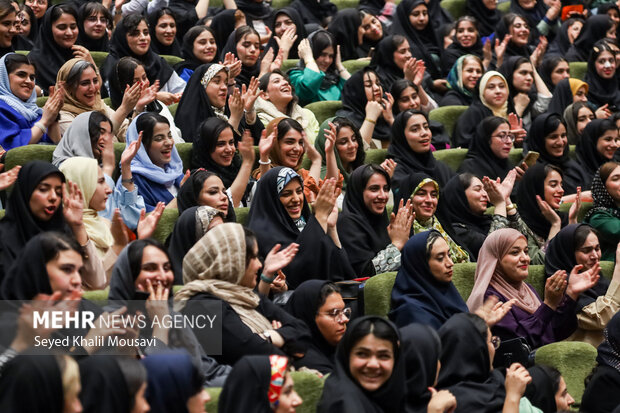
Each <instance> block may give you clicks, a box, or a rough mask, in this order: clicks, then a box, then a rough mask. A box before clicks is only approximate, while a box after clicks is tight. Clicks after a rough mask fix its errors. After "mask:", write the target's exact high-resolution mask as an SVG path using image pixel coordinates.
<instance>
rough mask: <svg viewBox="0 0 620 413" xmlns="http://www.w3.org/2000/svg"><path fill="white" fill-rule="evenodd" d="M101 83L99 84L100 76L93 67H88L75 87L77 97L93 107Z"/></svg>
mask: <svg viewBox="0 0 620 413" xmlns="http://www.w3.org/2000/svg"><path fill="white" fill-rule="evenodd" d="M100 89H101V84H99V76H97V73H96V72H95V70H94V69H93V68H92V67H88V68H86V70H84V71H83V72H82V76H80V80H79V82H78V84H77V86H76V88H75V98H76V99H77V101H78V102H80V103H83V104H84V105H86V106H89V107H92V106H94V105H95V102H96V101H97V96H98V94H99V90H100Z"/></svg>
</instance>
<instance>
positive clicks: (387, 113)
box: [381, 93, 394, 125]
mask: <svg viewBox="0 0 620 413" xmlns="http://www.w3.org/2000/svg"><path fill="white" fill-rule="evenodd" d="M381 103H382V104H383V105H382V106H383V110H382V111H381V115H382V116H383V119H384V120H385V121H386V122H387V123H389V124H390V125H391V124H392V123H394V114H393V113H392V106H394V97H393V96H392V94H391V93H386V94H385V97H384V98H382V99H381Z"/></svg>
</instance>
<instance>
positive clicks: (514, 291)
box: [467, 228, 541, 314]
mask: <svg viewBox="0 0 620 413" xmlns="http://www.w3.org/2000/svg"><path fill="white" fill-rule="evenodd" d="M519 238H523V239H525V236H524V235H523V234H521V233H520V232H519V231H517V230H516V229H512V228H502V229H498V230H496V231H493V232H492V233H491V234H490V235H489V236H488V237H487V239H486V241H485V242H484V244H482V248H481V249H480V254H479V255H478V265H476V275H475V276H474V288H473V290H472V292H471V295H470V296H469V299H468V300H467V306H468V307H469V310H470V311H474V310H476V309H477V308H480V307H481V306H482V303H483V302H484V293H485V292H486V291H487V289H488V288H489V286H491V287H493V288H494V289H495V290H497V292H499V293H500V294H501V295H503V296H504V297H505V298H506V299H507V300H511V299H513V298H515V299H516V300H517V302H516V303H515V305H516V306H517V307H519V308H521V309H523V310H525V311H527V312H528V313H530V314H534V312H536V310H538V307H540V304H541V302H540V299H539V298H538V296H537V295H536V293H535V292H534V291H533V290H532V289H531V288H530V287H529V286H528V285H527V284H526V283H525V282H521V283H519V286H518V287H515V285H514V283H510V282H508V281H507V280H506V278H505V275H504V273H503V271H502V269H501V267H500V266H499V262H500V261H501V260H502V258H504V256H505V255H506V254H508V251H510V248H511V247H512V245H513V244H514V243H515V242H516V241H517V240H518V239H519Z"/></svg>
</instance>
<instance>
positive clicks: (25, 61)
mask: <svg viewBox="0 0 620 413" xmlns="http://www.w3.org/2000/svg"><path fill="white" fill-rule="evenodd" d="M4 65H5V66H6V72H7V73H13V72H14V71H16V70H17V69H19V68H20V67H21V66H23V65H30V66H32V67H34V63H32V61H30V59H29V58H28V56H25V55H23V54H19V53H11V54H7V55H6V58H5V59H4ZM35 70H36V68H35Z"/></svg>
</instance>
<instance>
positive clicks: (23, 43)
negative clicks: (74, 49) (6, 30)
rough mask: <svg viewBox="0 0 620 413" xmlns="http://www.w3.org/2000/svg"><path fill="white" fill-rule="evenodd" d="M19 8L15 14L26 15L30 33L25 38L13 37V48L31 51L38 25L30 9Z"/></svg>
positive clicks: (20, 36) (37, 33)
mask: <svg viewBox="0 0 620 413" xmlns="http://www.w3.org/2000/svg"><path fill="white" fill-rule="evenodd" d="M21 7H23V6H20V11H18V12H17V14H18V15H19V13H25V14H27V15H28V20H30V32H29V33H28V35H27V36H23V35H21V34H18V35H16V36H14V37H13V48H14V49H15V50H32V48H33V47H34V43H35V42H36V41H37V37H38V35H39V23H38V21H37V18H36V17H35V15H34V12H33V11H32V9H31V8H30V7H27V8H26V9H22V8H21ZM81 31H82V29H80V32H81ZM79 38H80V37H79V34H78V40H79ZM89 50H90V49H89Z"/></svg>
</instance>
